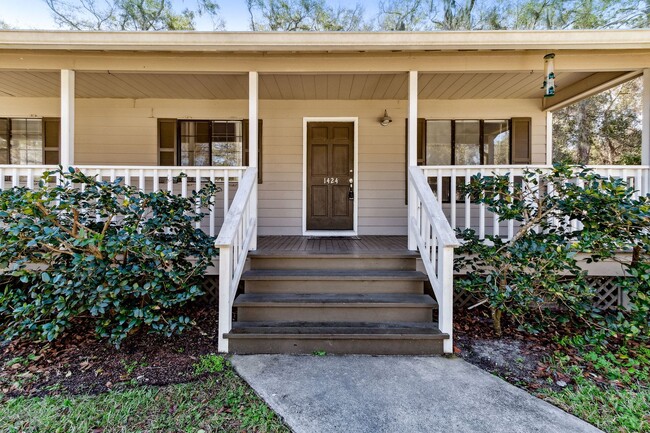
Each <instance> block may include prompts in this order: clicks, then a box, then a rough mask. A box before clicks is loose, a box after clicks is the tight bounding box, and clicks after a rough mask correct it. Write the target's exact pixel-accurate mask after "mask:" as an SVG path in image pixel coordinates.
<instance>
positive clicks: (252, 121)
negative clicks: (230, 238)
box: [248, 71, 259, 250]
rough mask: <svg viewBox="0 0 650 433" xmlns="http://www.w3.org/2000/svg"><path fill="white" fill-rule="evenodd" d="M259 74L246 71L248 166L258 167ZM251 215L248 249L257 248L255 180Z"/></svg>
mask: <svg viewBox="0 0 650 433" xmlns="http://www.w3.org/2000/svg"><path fill="white" fill-rule="evenodd" d="M258 88H259V74H258V73H257V71H250V72H249V73H248V165H249V167H257V168H258V170H259V167H258V163H257V158H258V154H259V151H258V148H259V143H258V140H257V137H258V119H259V113H258V94H259V90H258ZM251 203H252V204H253V205H252V206H251V214H252V215H251V217H252V218H253V219H254V220H255V228H254V231H255V232H254V233H253V238H252V239H251V244H250V249H251V250H256V249H257V227H258V224H257V182H255V185H254V186H253V191H252V192H251Z"/></svg>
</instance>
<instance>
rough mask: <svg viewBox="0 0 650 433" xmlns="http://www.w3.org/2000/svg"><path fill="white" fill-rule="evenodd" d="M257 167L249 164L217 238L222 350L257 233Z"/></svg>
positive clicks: (220, 341)
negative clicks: (238, 289)
mask: <svg viewBox="0 0 650 433" xmlns="http://www.w3.org/2000/svg"><path fill="white" fill-rule="evenodd" d="M256 187H257V168H256V167H249V168H247V169H246V171H245V172H244V175H243V176H242V178H241V180H240V182H239V187H238V188H237V193H236V194H235V198H234V199H233V201H232V204H231V205H230V209H229V210H228V213H227V214H226V216H225V218H224V221H223V225H222V226H221V231H220V232H219V235H218V236H217V239H216V241H215V247H217V248H219V336H218V349H219V351H220V352H228V340H227V339H226V338H224V334H226V333H228V332H230V330H231V329H232V305H233V301H234V298H235V294H236V293H237V287H238V286H239V280H240V279H241V275H242V273H243V271H244V266H245V264H246V258H247V257H248V251H249V249H250V247H251V244H252V241H253V238H254V237H255V236H256V235H257V212H255V209H254V207H256V206H257V203H256V200H254V198H253V197H254V196H255V188H256Z"/></svg>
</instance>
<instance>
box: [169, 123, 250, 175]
mask: <svg viewBox="0 0 650 433" xmlns="http://www.w3.org/2000/svg"><path fill="white" fill-rule="evenodd" d="M181 122H195V123H201V122H204V123H207V124H208V137H209V139H210V142H209V146H208V161H209V162H210V164H209V165H205V166H203V167H221V166H219V165H213V164H212V161H213V160H212V155H213V154H212V140H213V138H214V128H213V125H214V123H216V122H223V123H234V122H239V123H240V124H241V131H242V132H241V136H240V137H241V162H242V163H241V166H244V165H245V164H244V163H245V162H246V149H245V148H246V143H245V138H246V134H244V125H245V123H246V122H245V121H244V119H176V155H175V156H174V159H175V162H176V165H177V166H179V167H197V166H193V165H192V166H184V165H182V164H181V162H182V157H181V155H182V150H181V144H182V143H181V142H182V134H181ZM158 151H159V152H160V149H158ZM232 167H236V166H232Z"/></svg>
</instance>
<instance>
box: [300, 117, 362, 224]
mask: <svg viewBox="0 0 650 433" xmlns="http://www.w3.org/2000/svg"><path fill="white" fill-rule="evenodd" d="M309 122H352V123H354V145H353V147H354V173H353V176H352V179H353V182H354V203H353V204H352V212H353V213H354V215H352V217H353V218H352V230H307V123H309ZM358 227H359V118H358V117H303V118H302V235H303V236H357V234H358Z"/></svg>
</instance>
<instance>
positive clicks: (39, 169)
mask: <svg viewBox="0 0 650 433" xmlns="http://www.w3.org/2000/svg"><path fill="white" fill-rule="evenodd" d="M75 168H77V169H78V170H80V171H81V172H83V173H85V174H86V175H89V176H97V179H98V180H104V181H115V180H116V179H118V178H122V179H123V182H124V184H125V185H132V186H136V187H138V188H139V189H140V190H142V191H145V192H154V191H160V190H166V191H169V192H170V193H173V194H178V195H181V196H183V197H188V195H189V193H190V192H191V191H192V190H196V191H198V190H199V189H201V186H202V185H205V184H206V183H207V182H208V181H211V182H214V183H216V184H217V185H219V186H220V187H221V189H222V190H221V191H220V192H218V193H217V194H216V195H215V200H214V206H210V208H209V209H204V211H207V212H208V215H207V216H206V218H205V219H204V220H203V221H197V222H196V228H200V229H203V230H204V231H205V232H206V233H208V234H209V235H210V236H215V235H216V233H217V232H218V230H219V228H220V227H221V224H222V222H223V220H224V218H225V215H226V214H227V213H228V209H229V207H230V202H231V196H232V195H233V193H234V192H235V191H236V190H237V185H238V184H239V181H240V178H241V177H242V174H243V173H244V170H246V167H158V166H150V167H140V166H94V165H79V166H77V165H75ZM56 169H57V166H54V165H0V189H4V188H9V187H13V186H24V187H27V188H30V189H31V188H34V187H35V186H36V185H38V182H39V180H40V179H41V177H42V175H43V172H45V171H53V170H56ZM181 174H185V175H186V176H184V177H180V178H179V176H180V175H181ZM198 206H199V205H198V204H197V210H198V209H199V208H198Z"/></svg>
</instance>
